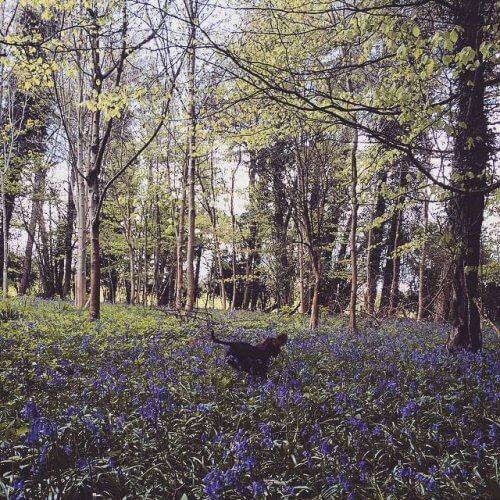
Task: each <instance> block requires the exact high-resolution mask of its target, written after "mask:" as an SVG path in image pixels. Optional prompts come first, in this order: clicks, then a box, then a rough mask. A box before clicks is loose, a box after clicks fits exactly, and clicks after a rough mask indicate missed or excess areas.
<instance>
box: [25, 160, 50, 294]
mask: <svg viewBox="0 0 500 500" xmlns="http://www.w3.org/2000/svg"><path fill="white" fill-rule="evenodd" d="M46 173H47V171H46V170H45V169H38V170H37V171H36V173H35V177H34V181H33V197H32V201H31V216H30V222H29V226H28V240H27V242H26V250H25V253H24V260H23V274H22V276H21V282H20V284H19V295H25V294H26V292H27V290H28V286H29V282H30V278H31V266H32V262H33V245H34V243H35V231H36V225H37V223H38V221H39V220H40V217H43V214H40V212H41V210H42V193H43V184H44V183H45V176H46Z"/></svg>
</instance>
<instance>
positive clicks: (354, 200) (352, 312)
mask: <svg viewBox="0 0 500 500" xmlns="http://www.w3.org/2000/svg"><path fill="white" fill-rule="evenodd" d="M357 151H358V129H357V128H354V129H353V140H352V149H351V212H352V218H351V235H350V239H349V245H350V247H351V298H350V301H349V330H350V331H351V333H354V334H355V333H357V325H356V302H357V294H358V256H357V247H356V231H357V227H358V193H357V186H358V166H357V158H356V154H357Z"/></svg>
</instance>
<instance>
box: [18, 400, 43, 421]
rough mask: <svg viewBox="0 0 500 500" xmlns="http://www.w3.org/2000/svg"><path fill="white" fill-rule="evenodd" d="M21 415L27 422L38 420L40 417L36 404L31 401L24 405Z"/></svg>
mask: <svg viewBox="0 0 500 500" xmlns="http://www.w3.org/2000/svg"><path fill="white" fill-rule="evenodd" d="M21 413H22V415H23V417H24V418H26V419H27V420H34V419H35V418H38V417H39V416H40V412H39V411H38V408H37V407H36V403H35V402H34V401H33V400H32V399H30V400H29V401H28V402H27V403H26V406H25V407H24V409H23V411H22V412H21Z"/></svg>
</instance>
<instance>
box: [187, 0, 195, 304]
mask: <svg viewBox="0 0 500 500" xmlns="http://www.w3.org/2000/svg"><path fill="white" fill-rule="evenodd" d="M194 4H195V2H193V1H191V2H190V3H189V9H190V13H189V15H190V19H192V21H193V23H192V24H191V35H190V48H189V53H188V93H189V125H190V136H189V171H188V202H189V208H188V241H187V253H186V263H187V266H186V311H191V310H192V309H193V307H194V304H195V300H196V276H195V269H194V259H195V252H196V234H195V229H196V228H195V220H196V204H195V179H196V86H195V70H196V27H195V24H194V21H195V19H196V8H195V5H194Z"/></svg>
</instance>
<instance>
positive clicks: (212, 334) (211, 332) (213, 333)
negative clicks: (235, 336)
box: [210, 327, 231, 345]
mask: <svg viewBox="0 0 500 500" xmlns="http://www.w3.org/2000/svg"><path fill="white" fill-rule="evenodd" d="M210 336H211V337H212V340H213V341H214V342H215V343H216V344H222V345H231V342H224V341H223V340H220V339H218V338H217V337H216V336H215V332H214V329H213V327H212V328H211V330H210Z"/></svg>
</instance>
